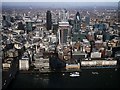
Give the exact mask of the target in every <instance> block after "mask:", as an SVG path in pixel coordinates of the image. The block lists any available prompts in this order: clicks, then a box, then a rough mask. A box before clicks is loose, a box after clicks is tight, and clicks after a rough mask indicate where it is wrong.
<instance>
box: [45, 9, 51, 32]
mask: <svg viewBox="0 0 120 90" xmlns="http://www.w3.org/2000/svg"><path fill="white" fill-rule="evenodd" d="M46 27H47V30H51V28H52V16H51V12H50V11H47V13H46Z"/></svg>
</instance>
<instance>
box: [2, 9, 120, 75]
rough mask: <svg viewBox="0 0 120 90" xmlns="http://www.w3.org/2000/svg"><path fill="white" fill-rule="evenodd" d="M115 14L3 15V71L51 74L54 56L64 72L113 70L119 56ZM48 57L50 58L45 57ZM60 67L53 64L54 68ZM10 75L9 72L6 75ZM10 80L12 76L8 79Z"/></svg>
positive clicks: (45, 12) (107, 11) (119, 35)
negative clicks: (45, 71)
mask: <svg viewBox="0 0 120 90" xmlns="http://www.w3.org/2000/svg"><path fill="white" fill-rule="evenodd" d="M115 17H117V14H116V10H113V9H103V10H100V11H98V10H81V11H73V10H66V9H62V10H61V9H58V10H57V9H56V10H55V9H53V10H52V9H51V10H46V9H45V10H44V9H42V10H41V11H39V12H38V11H37V12H36V10H32V9H31V10H28V11H27V10H25V11H24V10H23V11H22V12H19V11H15V10H13V12H12V13H11V14H10V13H7V12H5V11H4V12H3V14H2V32H1V35H2V41H1V42H2V51H3V57H2V58H3V59H2V62H3V64H2V66H3V71H4V70H5V71H6V70H9V68H11V67H12V65H13V67H15V66H14V64H12V63H14V61H15V60H19V62H17V64H18V66H19V69H20V70H29V69H31V68H30V67H34V69H37V70H39V71H40V72H42V71H44V70H47V69H49V70H50V62H49V61H50V59H51V58H50V56H51V57H52V56H54V55H53V54H56V55H57V56H58V57H57V58H58V59H59V60H61V61H63V62H64V63H65V66H64V67H65V69H67V70H68V69H75V70H76V69H77V70H79V69H80V68H81V67H85V66H88V67H96V66H102V67H104V66H116V65H117V58H118V57H119V54H120V51H119V50H120V32H119V30H118V28H119V27H120V25H119V24H120V23H119V22H118V21H117V19H116V18H115ZM48 56H49V57H48ZM57 65H58V67H60V66H59V64H56V67H57ZM9 73H11V72H9ZM10 77H11V76H10Z"/></svg>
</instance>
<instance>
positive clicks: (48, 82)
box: [8, 69, 120, 89]
mask: <svg viewBox="0 0 120 90" xmlns="http://www.w3.org/2000/svg"><path fill="white" fill-rule="evenodd" d="M96 72H97V73H96ZM119 86H120V70H115V69H83V70H82V72H81V73H80V76H79V77H70V76H69V73H64V74H63V73H51V74H49V75H48V74H44V75H39V74H23V73H18V74H17V76H16V78H15V79H14V80H13V81H12V82H11V84H10V85H9V87H8V89H15V88H118V87H119Z"/></svg>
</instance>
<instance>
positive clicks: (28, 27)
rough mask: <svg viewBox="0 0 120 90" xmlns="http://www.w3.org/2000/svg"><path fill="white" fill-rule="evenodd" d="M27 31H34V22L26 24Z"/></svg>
mask: <svg viewBox="0 0 120 90" xmlns="http://www.w3.org/2000/svg"><path fill="white" fill-rule="evenodd" d="M26 30H27V32H30V31H32V22H26Z"/></svg>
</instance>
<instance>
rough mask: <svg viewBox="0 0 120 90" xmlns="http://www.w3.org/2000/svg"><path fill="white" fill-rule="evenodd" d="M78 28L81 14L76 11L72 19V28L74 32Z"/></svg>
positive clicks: (79, 27)
mask: <svg viewBox="0 0 120 90" xmlns="http://www.w3.org/2000/svg"><path fill="white" fill-rule="evenodd" d="M80 29H81V16H80V13H79V12H77V13H76V15H75V20H74V30H75V32H78V31H79V30H80Z"/></svg>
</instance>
